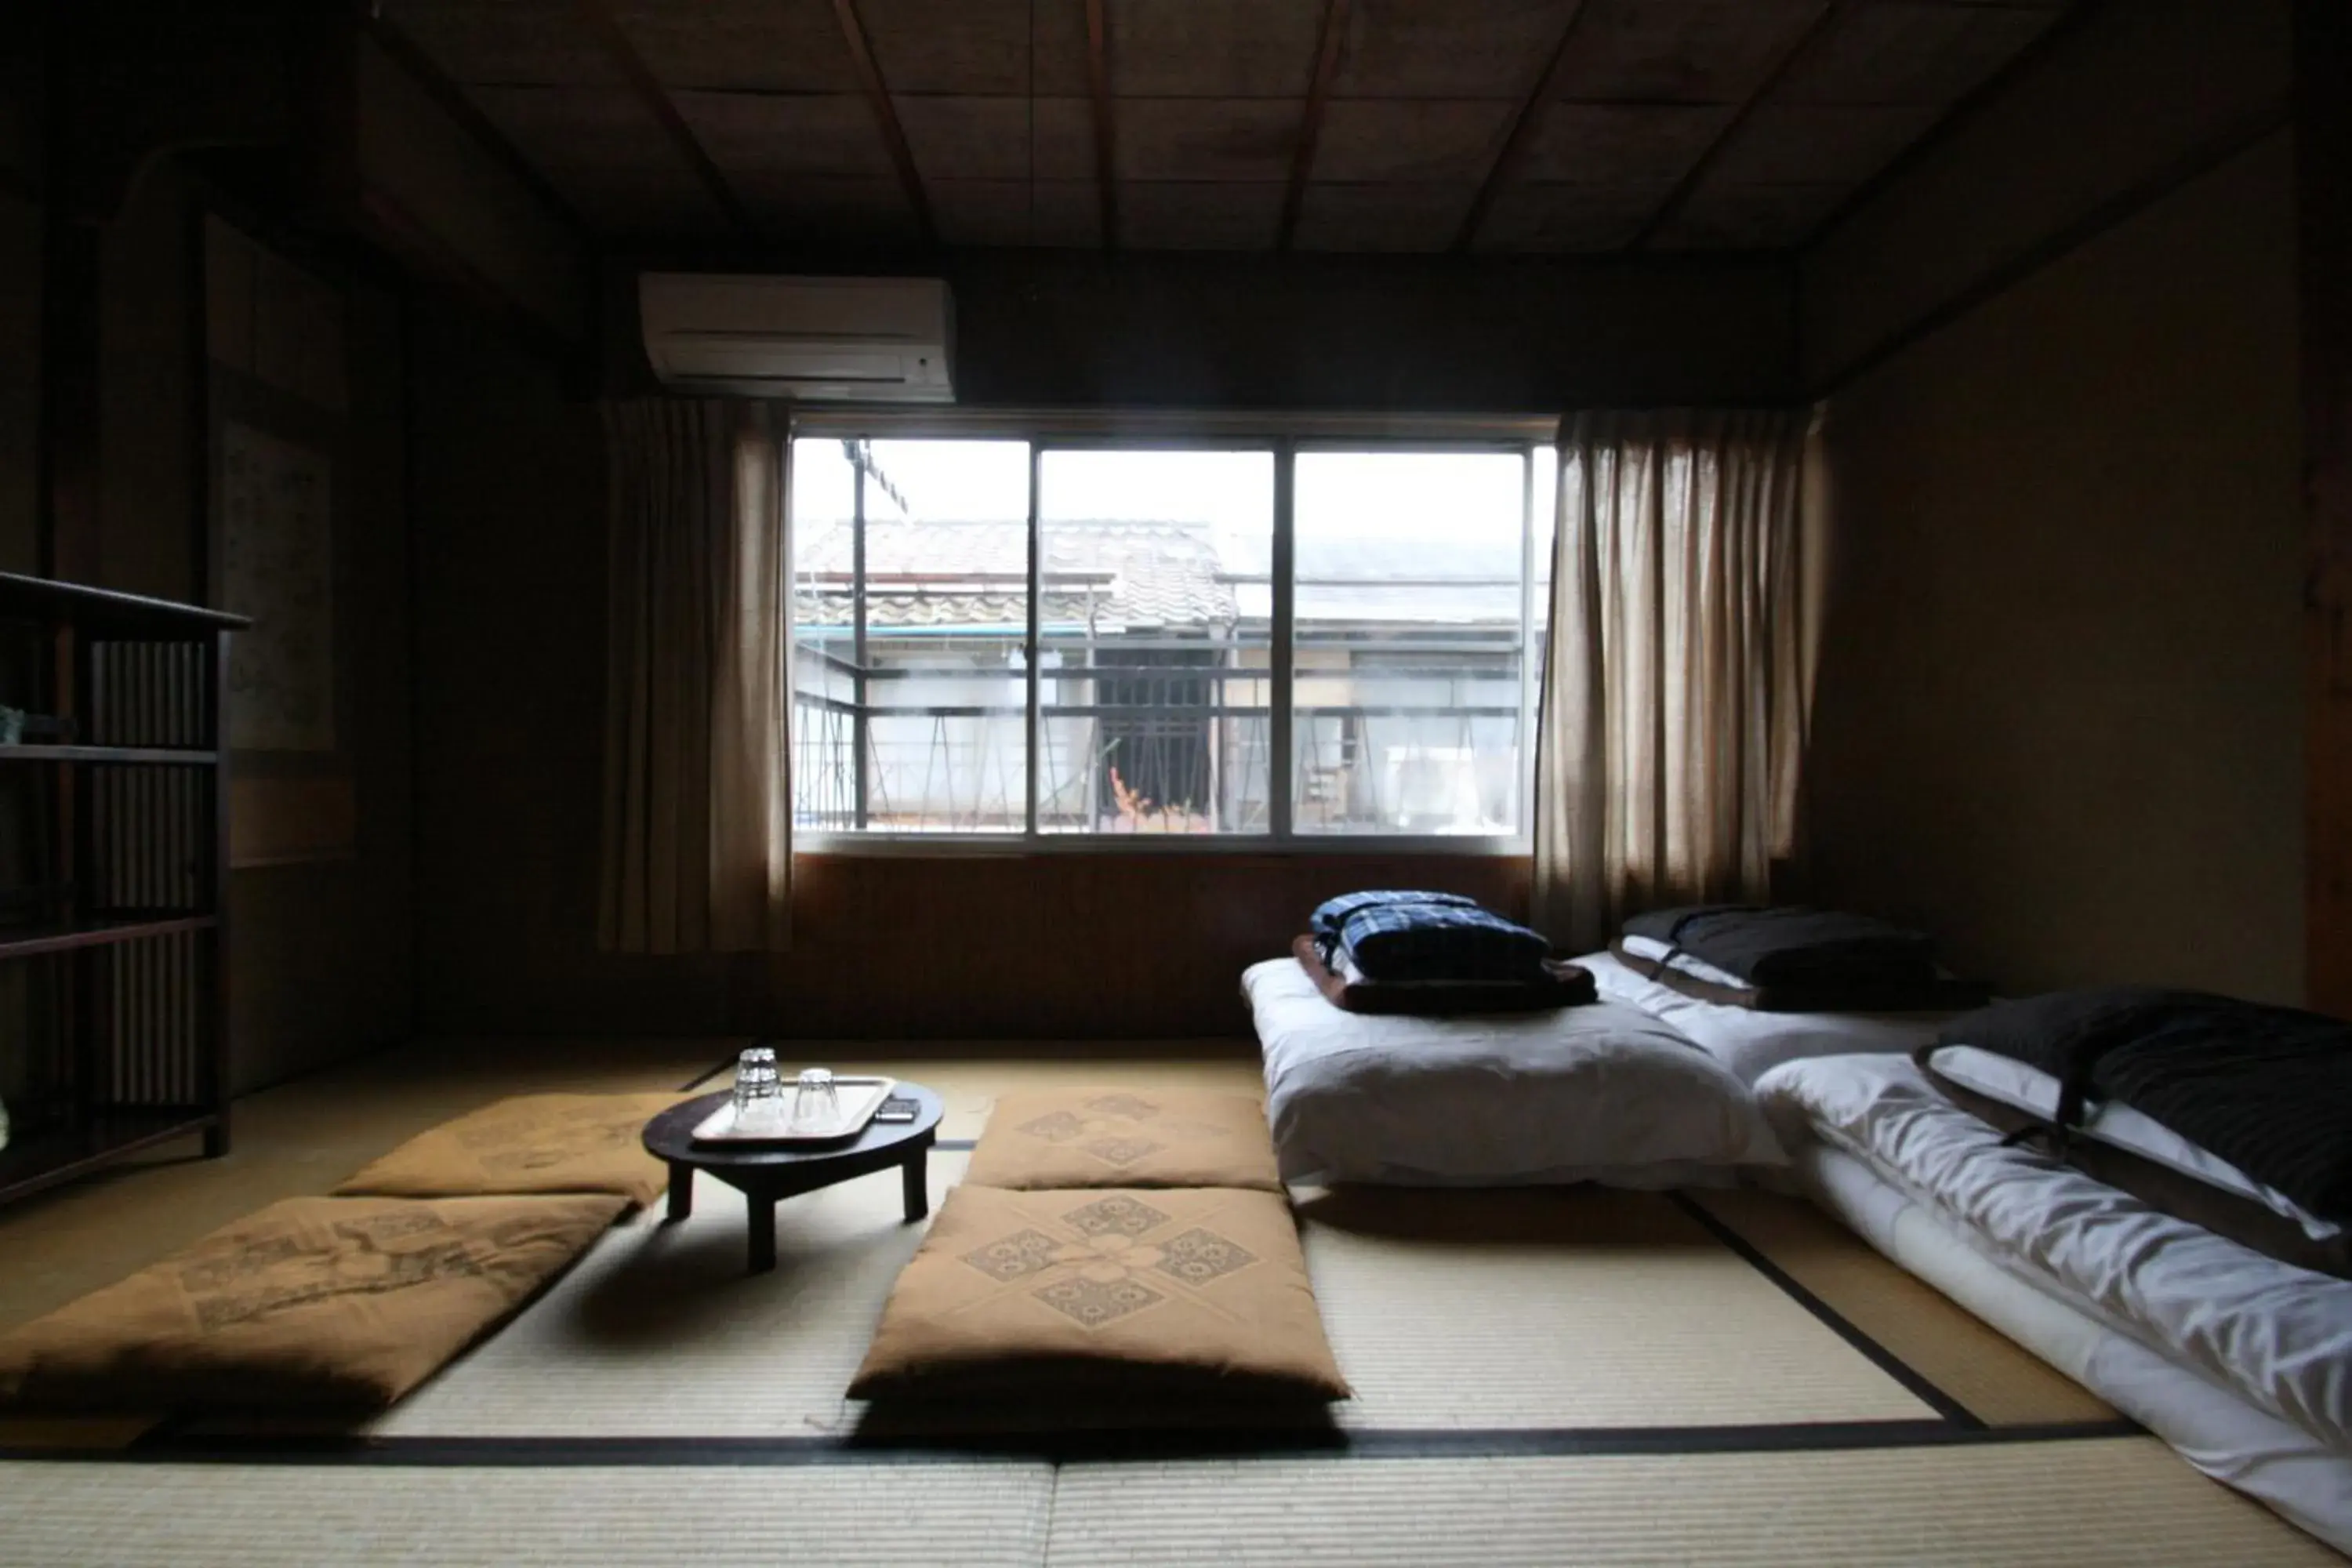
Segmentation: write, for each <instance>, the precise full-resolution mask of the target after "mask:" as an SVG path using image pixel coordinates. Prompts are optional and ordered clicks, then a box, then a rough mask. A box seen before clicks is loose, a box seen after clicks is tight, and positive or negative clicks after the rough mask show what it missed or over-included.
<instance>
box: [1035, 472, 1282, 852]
mask: <svg viewBox="0 0 2352 1568" xmlns="http://www.w3.org/2000/svg"><path fill="white" fill-rule="evenodd" d="M1037 515H1038V520H1039V543H1040V545H1041V547H1042V550H1043V556H1044V569H1043V582H1042V584H1041V587H1042V590H1043V595H1044V599H1043V603H1042V605H1040V607H1039V612H1038V627H1039V634H1040V635H1039V648H1040V652H1039V656H1038V667H1037V672H1038V681H1039V700H1040V703H1041V711H1040V715H1039V720H1040V721H1039V730H1038V737H1037V743H1038V759H1037V763H1038V779H1037V803H1038V804H1037V826H1038V827H1039V828H1040V829H1041V830H1042V831H1045V832H1049V833H1264V832H1265V831H1266V830H1267V826H1268V825H1267V816H1266V801H1267V790H1266V778H1267V763H1268V757H1267V747H1268V733H1269V721H1268V712H1269V707H1268V703H1269V698H1270V688H1271V682H1272V666H1271V643H1270V639H1269V636H1268V629H1267V628H1268V616H1269V615H1270V612H1271V605H1270V604H1269V603H1268V594H1267V589H1266V584H1267V582H1268V581H1269V573H1270V569H1271V565H1272V562H1273V558H1274V454H1273V453H1271V452H1139V451H1083V452H1071V451H1063V452H1047V453H1046V454H1045V456H1044V457H1043V458H1041V459H1040V460H1039V471H1038V489H1037Z"/></svg>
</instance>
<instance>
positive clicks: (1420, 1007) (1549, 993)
mask: <svg viewBox="0 0 2352 1568" xmlns="http://www.w3.org/2000/svg"><path fill="white" fill-rule="evenodd" d="M1290 954H1291V956H1292V957H1293V958H1296V959H1297V961H1298V967H1299V968H1301V969H1303V970H1305V971H1306V972H1307V978H1308V979H1309V980H1312V981H1313V982H1315V988H1316V989H1317V990H1318V991H1320V992H1322V993H1323V995H1324V997H1325V999H1326V1000H1328V1002H1329V1003H1330V1004H1331V1005H1333V1006H1334V1007H1338V1008H1340V1009H1343V1010H1344V1011H1347V1012H1349V1013H1367V1014H1385V1015H1391V1016H1410V1017H1423V1018H1450V1017H1458V1016H1463V1015H1465V1014H1471V1013H1537V1012H1543V1011H1546V1010H1548V1009H1550V1008H1556V1007H1576V1006H1580V1005H1583V1004H1585V1003H1588V1002H1594V1001H1598V1000H1599V999H1600V993H1599V991H1598V989H1597V988H1596V986H1595V984H1594V983H1593V979H1592V975H1591V973H1590V972H1589V971H1587V970H1584V969H1581V968H1579V967H1578V966H1577V965H1575V964H1573V963H1562V962H1560V961H1559V960H1558V959H1546V960H1545V961H1544V963H1543V965H1542V977H1541V978H1540V979H1535V980H1405V981H1383V980H1373V979H1370V978H1369V977H1368V976H1366V975H1365V974H1364V973H1362V972H1361V971H1360V970H1357V969H1355V968H1354V967H1353V966H1352V965H1349V963H1348V954H1347V953H1346V952H1344V951H1342V952H1340V953H1339V963H1340V964H1341V966H1342V967H1341V968H1339V969H1338V970H1336V971H1335V970H1333V969H1332V968H1331V967H1329V966H1328V965H1327V964H1326V963H1324V962H1323V953H1322V951H1321V950H1320V949H1319V948H1318V946H1317V945H1316V942H1315V939H1314V938H1313V937H1312V936H1302V937H1300V938H1298V939H1297V941H1295V942H1292V943H1291V944H1290Z"/></svg>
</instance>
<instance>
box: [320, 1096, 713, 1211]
mask: <svg viewBox="0 0 2352 1568" xmlns="http://www.w3.org/2000/svg"><path fill="white" fill-rule="evenodd" d="M688 1098H690V1097H688V1096H686V1095H680V1094H526V1095H521V1096H519V1097H517V1098H515V1099H513V1100H499V1101H498V1102H496V1103H495V1104H491V1105H486V1106H484V1107H483V1108H482V1109H481V1110H476V1111H470V1112H468V1113H467V1114H466V1115H464V1116H460V1117H459V1118H457V1120H456V1121H445V1122H443V1123H442V1124H441V1125H440V1126H438V1127H436V1128H434V1129H433V1130H432V1131H429V1132H420V1133H418V1134H417V1135H416V1136H415V1137H414V1138H411V1139H410V1140H409V1141H408V1142H405V1143H403V1144H402V1145H401V1146H400V1147H399V1148H397V1149H394V1151H393V1152H391V1153H389V1154H386V1155H385V1156H383V1158H382V1159H380V1160H378V1161H376V1162H375V1163H373V1164H371V1165H369V1166H368V1167H367V1168H366V1169H365V1170H363V1171H362V1172H360V1173H359V1174H357V1175H355V1176H353V1177H352V1178H351V1180H349V1181H347V1182H345V1183H344V1184H342V1185H341V1186H340V1187H337V1188H336V1189H335V1192H336V1194H338V1195H340V1196H343V1197H359V1196H380V1197H403V1198H457V1197H473V1196H477V1195H479V1194H486V1193H509V1194H512V1193H614V1194H618V1195H620V1196H622V1197H625V1198H627V1199H628V1200H629V1201H630V1202H631V1203H633V1204H637V1205H645V1204H650V1203H651V1202H653V1201H654V1199H656V1198H657V1197H659V1196H660V1195H661V1193H662V1189H663V1188H664V1187H667V1185H668V1184H669V1167H668V1166H667V1165H665V1164H664V1163H662V1162H661V1161H659V1160H656V1159H655V1158H654V1157H653V1156H652V1155H650V1154H648V1153H646V1149H645V1143H644V1142H643V1137H644V1133H645V1130H646V1122H648V1121H652V1120H653V1119H654V1118H655V1117H656V1115H658V1114H660V1113H661V1112H662V1111H665V1110H668V1109H669V1108H670V1107H671V1106H673V1105H676V1104H677V1103H678V1102H679V1101H680V1100H685V1099H688Z"/></svg>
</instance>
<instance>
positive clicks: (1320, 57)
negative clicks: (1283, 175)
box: [1274, 0, 1349, 250]
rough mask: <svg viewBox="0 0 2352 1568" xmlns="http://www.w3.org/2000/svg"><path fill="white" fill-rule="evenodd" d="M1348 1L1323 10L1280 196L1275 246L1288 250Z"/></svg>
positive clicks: (1334, 69)
mask: <svg viewBox="0 0 2352 1568" xmlns="http://www.w3.org/2000/svg"><path fill="white" fill-rule="evenodd" d="M1348 4H1349V0H1330V4H1329V5H1327V6H1326V7H1325V8H1324V11H1323V38H1322V42H1321V43H1320V44H1319V45H1318V47H1317V48H1316V51H1315V77H1314V79H1313V80H1311V81H1309V82H1308V83H1307V112H1306V114H1305V115H1303V116H1302V117H1301V118H1300V120H1299V122H1298V150H1297V153H1296V154H1294V155H1293V157H1292V158H1291V161H1290V188H1289V189H1288V190H1287V191H1286V192H1284V193H1283V197H1282V227H1281V229H1280V230H1279V231H1277V232H1276V236H1275V241H1274V247H1275V248H1276V250H1288V249H1289V248H1290V241H1291V237H1292V236H1293V235H1295V234H1297V232H1298V214H1299V211H1300V209H1301V208H1302V207H1304V206H1305V205H1306V203H1307V177H1308V176H1309V175H1310V174H1313V173H1314V170H1315V144H1316V142H1318V141H1320V140H1321V139H1322V135H1323V110H1324V106H1325V105H1326V104H1328V102H1330V100H1331V79H1333V78H1334V77H1336V76H1338V75H1339V44H1340V41H1341V40H1342V39H1344V38H1345V37H1347V36H1348Z"/></svg>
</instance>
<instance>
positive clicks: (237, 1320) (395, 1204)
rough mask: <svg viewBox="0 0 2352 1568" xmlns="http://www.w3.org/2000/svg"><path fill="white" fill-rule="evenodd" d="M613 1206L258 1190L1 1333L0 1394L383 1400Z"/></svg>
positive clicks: (358, 1406) (73, 1402)
mask: <svg viewBox="0 0 2352 1568" xmlns="http://www.w3.org/2000/svg"><path fill="white" fill-rule="evenodd" d="M625 1206H626V1205H625V1204H624V1202H623V1200H621V1199H620V1198H618V1197H614V1196H610V1195H604V1194H573V1195H569V1196H556V1197H487V1198H446V1199H439V1200H436V1201H430V1202H419V1201H415V1200H411V1199H404V1198H289V1199H288V1200H286V1201H285V1202H283V1203H277V1204H272V1205H270V1206H269V1207H268V1208H266V1209H263V1210H261V1211H260V1212H259V1213H257V1214H253V1215H247V1216H246V1217H245V1218H244V1219H241V1220H238V1221H236V1223H235V1224H233V1225H229V1226H223V1227H222V1228H221V1229H219V1230H216V1231H215V1232H213V1233H212V1234H211V1235H210V1236H207V1237H204V1238H203V1239H202V1240H200V1241H198V1242H196V1243H194V1245H193V1246H190V1247H186V1248H185V1249H184V1250H182V1251H180V1252H177V1253H174V1254H173V1255H172V1256H171V1257H169V1258H164V1259H163V1261H162V1262H160V1263H156V1264H153V1265H152V1266H150V1267H148V1268H142V1269H141V1270H140V1271H139V1272H138V1273H136V1274H133V1275H131V1277H130V1278H129V1279H122V1280H119V1281H117V1282H116V1283H114V1284H112V1285H110V1286H108V1287H106V1288H105V1289H102V1290H97V1291H93V1292H91V1293H90V1294H89V1295H87V1296H84V1297H83V1298H81V1299H80V1300H78V1301H72V1302H68V1304H67V1305H65V1306H63V1307H60V1308H58V1310H56V1311H54V1312H51V1313H49V1314H48V1315H47V1317H43V1318H37V1319H36V1320H34V1321H32V1322H30V1323H27V1324H26V1325H24V1326H23V1327H22V1328H19V1329H16V1330H15V1331H12V1332H10V1333H8V1334H5V1335H0V1407H16V1408H21V1409H40V1410H75V1411H83V1412H100V1411H114V1410H142V1411H154V1410H175V1409H184V1408H188V1407H191V1406H215V1407H233V1408H237V1409H268V1410H278V1411H297V1410H299V1411H319V1412H330V1411H331V1412H353V1413H357V1412H362V1411H370V1410H378V1409H382V1408H383V1406H385V1405H390V1404H392V1403H393V1401H394V1400H396V1399H398V1398H399V1397H400V1396H401V1395H402V1394H405V1393H407V1392H408V1391H409V1390H410V1389H412V1388H414V1387H415V1386H416V1385H417V1384H420V1383H422V1382H423V1381H425V1378H427V1377H429V1376H431V1375H432V1374H433V1373H435V1372H436V1371H437V1370H438V1369H439V1368H440V1367H441V1366H442V1364H443V1363H446V1362H447V1361H449V1360H450V1359H451V1358H452V1357H454V1356H456V1355H457V1353H458V1352H460V1351H462V1350H464V1349H465V1348H466V1347H467V1345H469V1344H471V1343H473V1342H474V1341H475V1340H476V1339H478V1338H479V1337H480V1336H481V1334H482V1333H483V1332H484V1331H487V1330H488V1328H490V1327H491V1325H493V1324H495V1323H497V1322H498V1321H500V1320H501V1319H503V1318H505V1317H506V1316H507V1315H508V1314H509V1312H511V1311H513V1310H515V1309H516V1308H517V1307H519V1306H520V1305H521V1304H522V1303H523V1302H524V1301H525V1300H528V1299H529V1298H530V1295H531V1294H532V1293H533V1292H534V1291H536V1290H538V1289H540V1288H541V1286H542V1285H544V1284H546V1283H547V1282H548V1281H549V1280H550V1279H553V1278H554V1277H555V1276H556V1275H557V1274H559V1273H561V1272H562V1270H563V1269H564V1268H565V1267H566V1266H567V1265H569V1264H570V1263H571V1262H572V1260H573V1259H574V1258H578V1257H579V1256H580V1255H581V1253H583V1251H585V1250H586V1249H587V1247H589V1245H590V1244H591V1243H593V1241H594V1240H595V1239H596V1237H598V1236H599V1235H601V1234H602V1233H603V1232H604V1229H605V1227H606V1226H610V1225H611V1224H612V1223H613V1220H614V1217H615V1216H617V1215H619V1214H620V1213H621V1212H622V1210H623V1209H624V1208H625Z"/></svg>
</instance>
